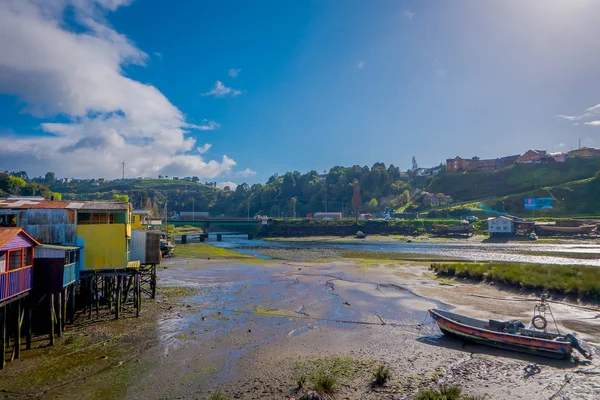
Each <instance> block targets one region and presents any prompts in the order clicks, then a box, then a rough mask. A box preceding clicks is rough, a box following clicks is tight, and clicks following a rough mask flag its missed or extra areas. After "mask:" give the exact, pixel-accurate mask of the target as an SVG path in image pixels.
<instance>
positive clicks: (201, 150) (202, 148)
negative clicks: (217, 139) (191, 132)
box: [196, 143, 212, 154]
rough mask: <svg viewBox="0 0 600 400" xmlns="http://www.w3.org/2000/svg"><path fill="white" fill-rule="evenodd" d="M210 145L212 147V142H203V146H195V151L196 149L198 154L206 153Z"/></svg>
mask: <svg viewBox="0 0 600 400" xmlns="http://www.w3.org/2000/svg"><path fill="white" fill-rule="evenodd" d="M211 147H212V144H210V143H205V144H204V146H200V147H197V148H196V151H197V152H198V153H200V154H204V153H206V152H207V151H209V150H210V148H211Z"/></svg>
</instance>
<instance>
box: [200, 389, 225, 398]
mask: <svg viewBox="0 0 600 400" xmlns="http://www.w3.org/2000/svg"><path fill="white" fill-rule="evenodd" d="M206 400H229V397H227V395H225V394H224V393H223V392H221V391H220V390H217V391H216V392H214V393H213V394H211V395H210V396H208V397H207V398H206Z"/></svg>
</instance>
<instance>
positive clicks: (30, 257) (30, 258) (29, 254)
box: [25, 247, 33, 265]
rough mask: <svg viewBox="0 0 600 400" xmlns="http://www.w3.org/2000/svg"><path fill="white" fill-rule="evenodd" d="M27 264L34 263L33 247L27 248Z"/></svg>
mask: <svg viewBox="0 0 600 400" xmlns="http://www.w3.org/2000/svg"><path fill="white" fill-rule="evenodd" d="M25 265H33V249H32V248H31V247H27V248H26V249H25Z"/></svg>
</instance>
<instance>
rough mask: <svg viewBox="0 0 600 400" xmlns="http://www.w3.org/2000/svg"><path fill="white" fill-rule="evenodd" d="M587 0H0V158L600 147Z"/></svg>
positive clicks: (233, 174)
mask: <svg viewBox="0 0 600 400" xmlns="http://www.w3.org/2000/svg"><path fill="white" fill-rule="evenodd" d="M598 15H600V2H598V1H595V0H577V1H558V0H554V1H553V0H546V1H541V0H540V1H527V2H523V1H520V0H497V1H495V0H486V1H477V2H475V1H467V0H465V1H460V0H455V1H428V2H424V1H416V0H415V1H400V0H398V1H392V0H390V1H384V0H377V1H371V2H365V1H358V0H356V1H354V0H313V1H298V2H292V1H280V0H271V1H268V0H261V1H257V2H247V1H242V0H239V1H227V0H224V1H218V2H216V1H194V0H181V1H177V2H164V1H160V0H0V170H5V169H7V170H26V171H28V172H29V173H30V175H41V174H44V173H45V172H46V171H54V172H56V174H57V176H74V177H105V178H115V177H119V176H120V174H121V163H122V162H125V174H126V175H127V176H130V177H137V176H157V175H159V174H162V175H169V176H193V175H195V176H199V177H201V179H205V180H208V179H210V180H217V181H219V182H238V183H239V182H243V181H248V182H258V181H264V180H265V179H266V178H267V177H268V176H269V175H271V174H272V173H283V172H285V171H287V170H294V169H297V170H300V171H303V172H304V171H309V170H312V169H315V170H317V171H322V170H325V169H329V168H330V167H332V166H334V165H354V164H360V165H365V164H366V165H371V164H373V163H374V162H377V161H383V162H385V163H387V164H389V163H393V164H395V165H398V166H400V167H401V168H403V169H404V168H408V167H409V166H410V159H411V157H412V156H413V155H415V156H416V157H417V160H418V161H419V164H420V165H423V166H433V165H437V164H439V163H440V162H442V161H443V160H445V159H446V158H449V157H454V156H456V155H460V156H462V157H472V156H474V155H477V156H480V157H497V156H503V155H507V154H517V153H523V152H525V151H526V150H527V149H529V148H538V149H546V150H548V151H560V150H569V149H570V148H571V147H576V146H577V145H578V140H579V139H581V142H582V145H587V146H595V147H600V105H599V103H600V90H599V89H600V79H599V78H600V54H599V52H600V50H599V48H598V46H597V40H598V37H600V24H599V23H598V21H597V16H598Z"/></svg>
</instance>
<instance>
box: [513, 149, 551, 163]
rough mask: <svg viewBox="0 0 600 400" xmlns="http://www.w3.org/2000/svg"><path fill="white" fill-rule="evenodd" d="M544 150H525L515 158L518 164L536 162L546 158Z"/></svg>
mask: <svg viewBox="0 0 600 400" xmlns="http://www.w3.org/2000/svg"><path fill="white" fill-rule="evenodd" d="M546 156H547V155H546V150H527V152H526V153H525V154H523V155H522V156H520V157H519V158H517V161H516V162H517V163H518V164H538V163H540V162H542V161H543V159H544V158H546Z"/></svg>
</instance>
